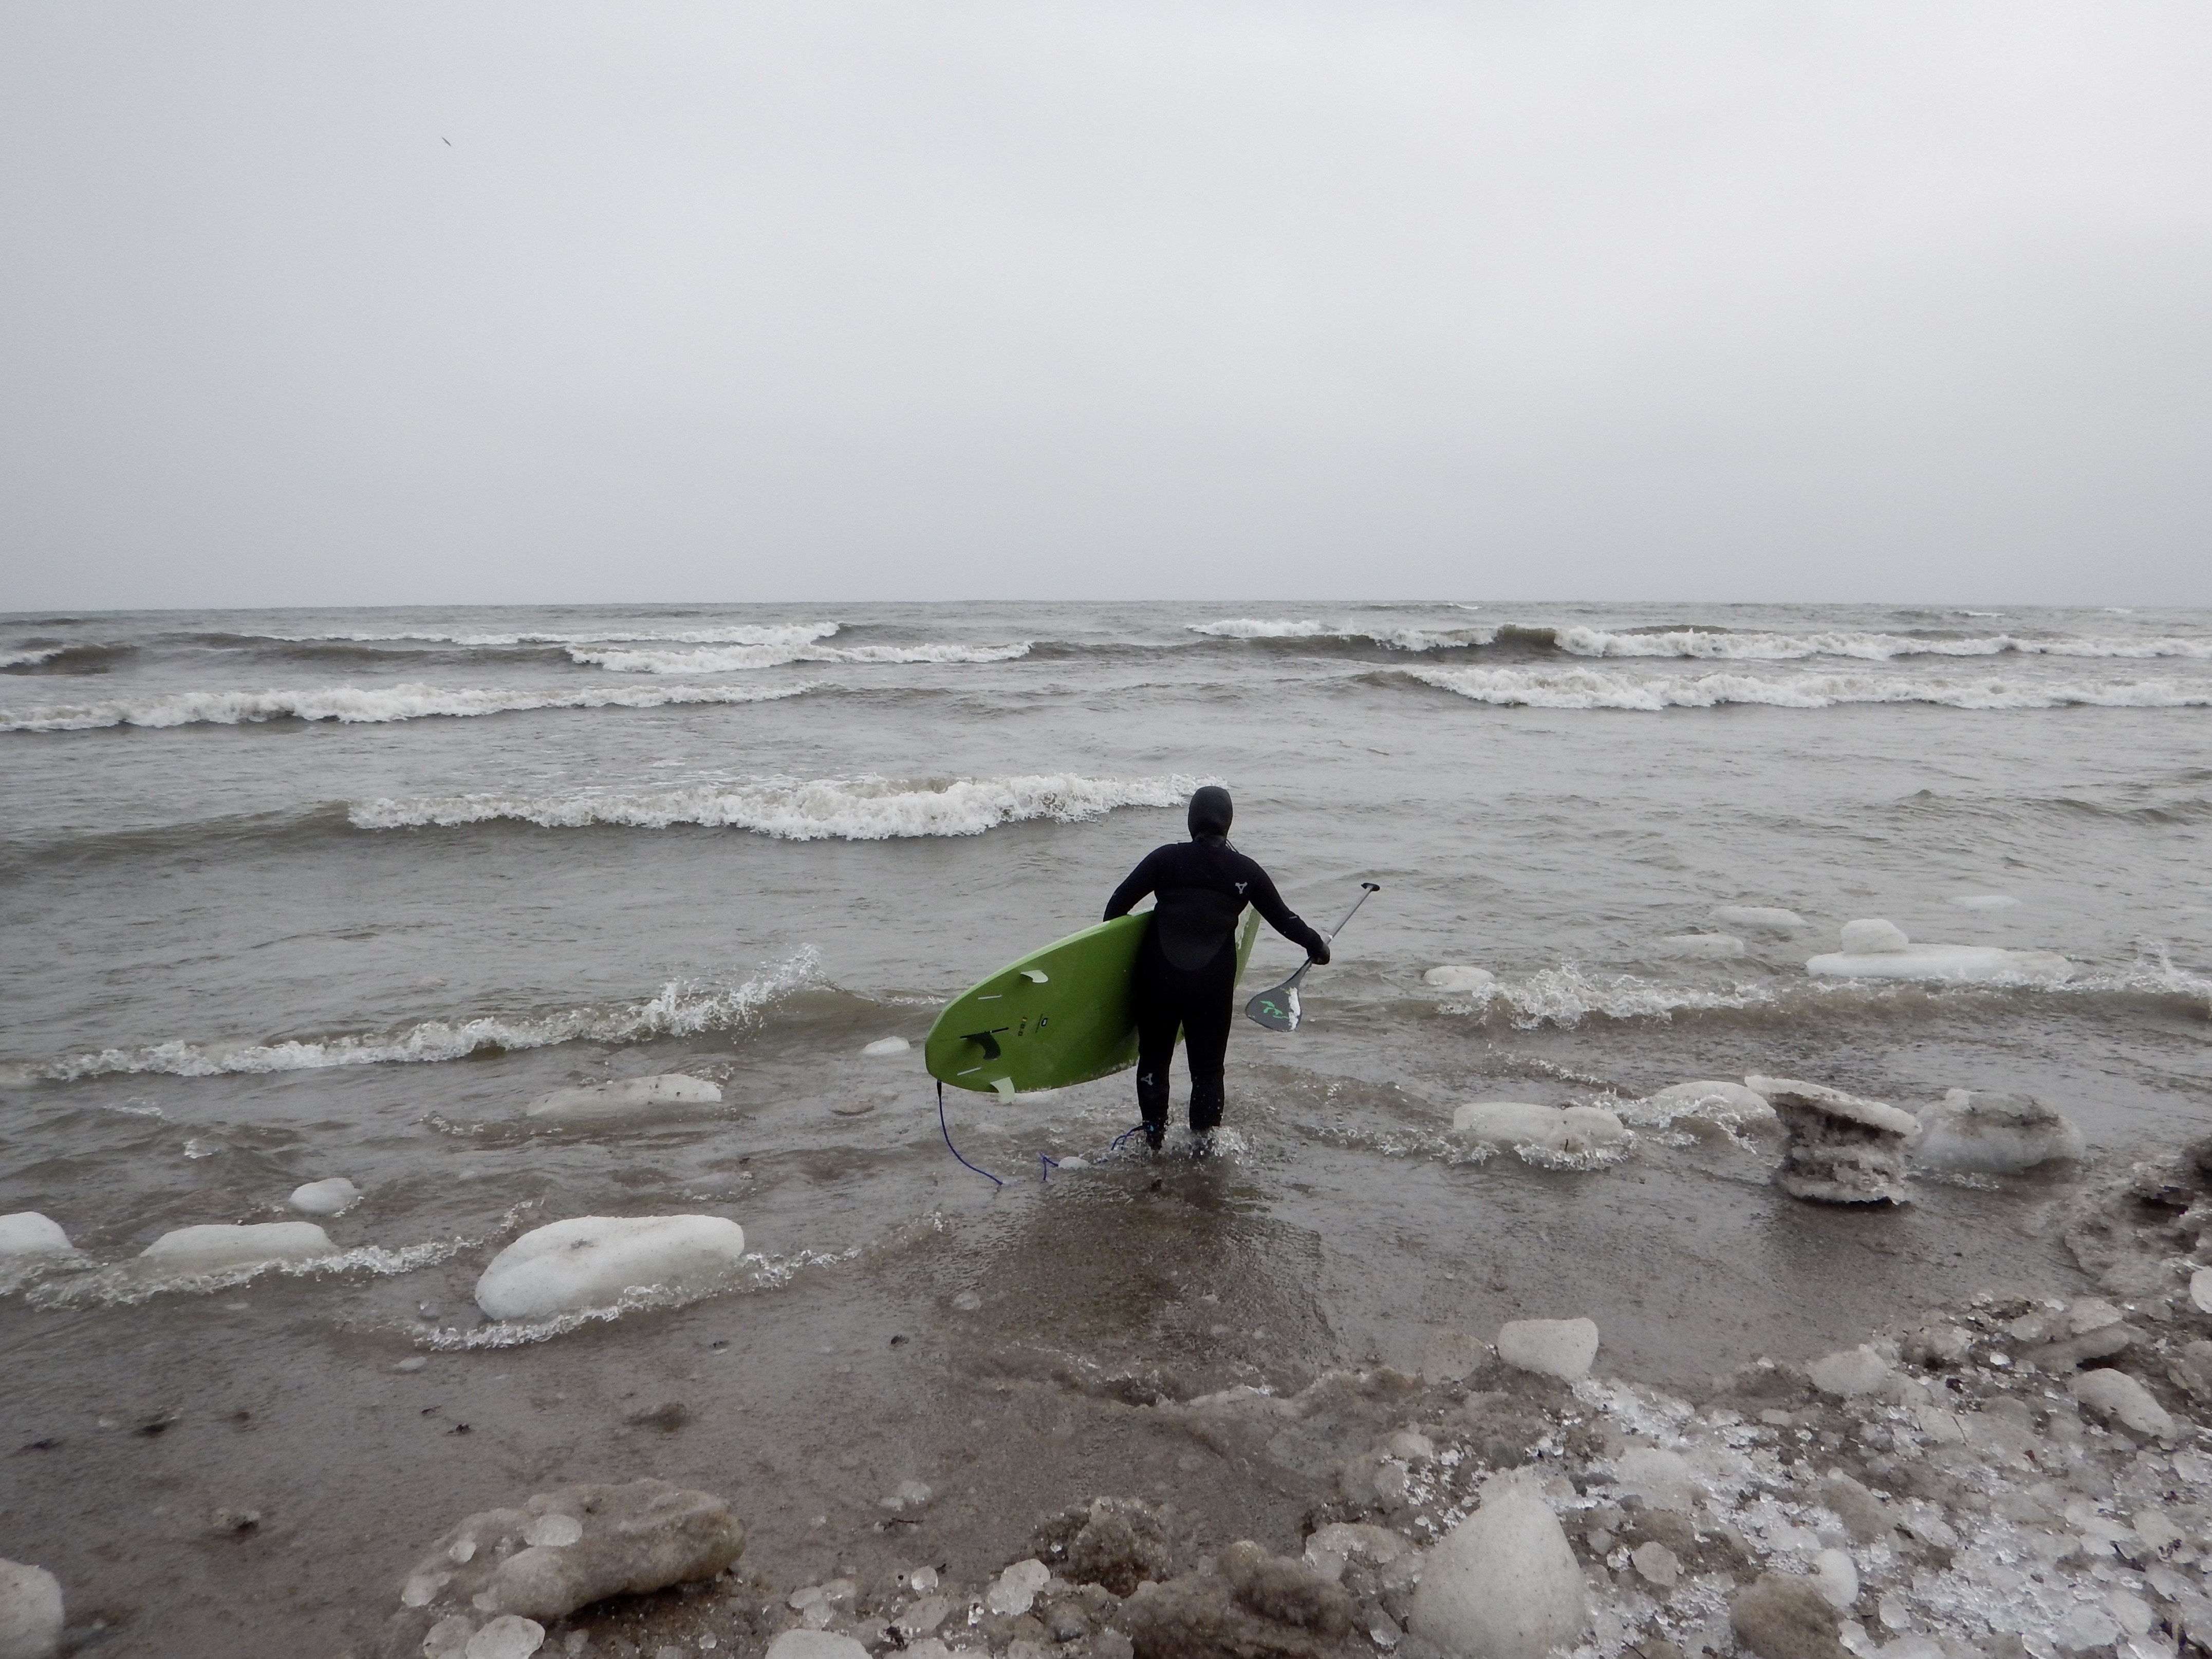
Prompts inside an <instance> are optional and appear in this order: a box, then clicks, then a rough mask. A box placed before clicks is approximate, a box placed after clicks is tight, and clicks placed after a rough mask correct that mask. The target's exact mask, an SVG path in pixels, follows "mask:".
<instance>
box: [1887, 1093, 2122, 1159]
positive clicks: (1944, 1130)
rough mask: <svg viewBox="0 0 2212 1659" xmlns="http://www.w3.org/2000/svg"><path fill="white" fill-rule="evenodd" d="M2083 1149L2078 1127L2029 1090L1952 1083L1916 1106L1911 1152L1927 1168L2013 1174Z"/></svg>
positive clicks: (2075, 1154)
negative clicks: (2020, 1091)
mask: <svg viewBox="0 0 2212 1659" xmlns="http://www.w3.org/2000/svg"><path fill="white" fill-rule="evenodd" d="M2082 1149H2083V1143H2082V1139H2081V1131H2080V1130H2079V1129H2077V1128H2075V1127H2074V1126H2073V1124H2071V1123H2069V1121H2067V1120H2066V1119H2065V1118H2064V1117H2063V1116H2062V1115H2060V1114H2059V1113H2058V1112H2057V1110H2056V1109H2053V1108H2051V1107H2049V1106H2046V1105H2045V1104H2044V1103H2042V1102H2041V1101H2039V1100H2037V1099H2035V1098H2034V1097H2032V1096H2029V1095H2001V1094H1986V1093H1983V1092H1981V1091H1974V1090H1966V1089H1952V1090H1949V1091H1946V1092H1945V1094H1944V1096H1943V1098H1942V1099H1941V1100H1940V1101H1937V1102H1936V1103H1934V1104H1932V1105H1929V1106H1923V1107H1922V1108H1921V1109H1920V1135H1919V1139H1917V1140H1916V1141H1915V1142H1914V1143H1913V1147H1912V1155H1913V1157H1914V1158H1917V1159H1918V1160H1919V1161H1920V1162H1921V1163H1923V1164H1926V1165H1928V1166H1929V1168H1930V1169H1936V1170H1969V1171H1974V1172H1978V1173H1980V1174H1984V1175H2017V1174H2019V1173H2020V1172H2021V1171H2022V1170H2032V1169H2033V1168H2035V1166H2036V1165H2037V1164H2051V1163H2057V1162H2061V1161H2068V1162H2071V1161H2075V1160H2078V1159H2079V1158H2081V1153H2082Z"/></svg>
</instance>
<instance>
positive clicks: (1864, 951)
mask: <svg viewBox="0 0 2212 1659" xmlns="http://www.w3.org/2000/svg"><path fill="white" fill-rule="evenodd" d="M1911 943H1912V941H1911V939H1907V938H1906V937H1905V929H1903V928H1902V927H1899V926H1898V925H1897V924H1896V923H1895V922H1893V921H1882V920H1881V918H1879V917H1869V918H1867V919H1865V920H1863V921H1847V922H1845V923H1844V954H1845V955H1847V956H1870V955H1873V954H1874V953H1875V952H1877V951H1902V950H1904V949H1905V948H1906V947H1907V946H1909V945H1911Z"/></svg>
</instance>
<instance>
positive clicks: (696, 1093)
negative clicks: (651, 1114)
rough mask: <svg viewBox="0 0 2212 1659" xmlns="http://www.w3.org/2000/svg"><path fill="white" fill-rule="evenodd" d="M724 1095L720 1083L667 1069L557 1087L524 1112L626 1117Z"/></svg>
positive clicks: (569, 1118) (580, 1118)
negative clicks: (659, 1071)
mask: <svg viewBox="0 0 2212 1659" xmlns="http://www.w3.org/2000/svg"><path fill="white" fill-rule="evenodd" d="M721 1099H722V1091H721V1087H720V1085H718V1084H714V1083H709V1082H708V1080H707V1079H705V1078H702V1077H689V1076H686V1075H685V1074H684V1073H682V1072H664V1073H661V1074H660V1075H659V1076H658V1077H626V1078H621V1079H617V1080H616V1081H615V1082H612V1083H587V1084H582V1085H579V1086H577V1087H575V1088H573V1089H556V1090H555V1091H553V1092H552V1093H551V1094H550V1095H540V1096H539V1097H538V1098H537V1099H536V1100H533V1101H532V1102H531V1103H530V1106H529V1108H528V1109H527V1110H526V1113H525V1114H524V1115H525V1116H527V1117H535V1118H543V1119H544V1120H546V1121H549V1122H553V1123H573V1122H587V1121H591V1120H592V1119H594V1118H605V1117H626V1116H628V1115H630V1114H631V1113H634V1112H642V1111H647V1110H650V1109H652V1108H653V1107H655V1106H715V1105H720V1103H721Z"/></svg>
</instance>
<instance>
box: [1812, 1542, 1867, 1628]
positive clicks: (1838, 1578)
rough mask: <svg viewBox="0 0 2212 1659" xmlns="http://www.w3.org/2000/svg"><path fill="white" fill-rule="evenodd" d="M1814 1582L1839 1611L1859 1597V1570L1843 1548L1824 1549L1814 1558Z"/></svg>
mask: <svg viewBox="0 0 2212 1659" xmlns="http://www.w3.org/2000/svg"><path fill="white" fill-rule="evenodd" d="M1813 1584H1814V1589H1818V1590H1819V1591H1820V1594H1821V1595H1823V1596H1825V1597H1826V1598H1827V1602H1828V1605H1829V1606H1830V1607H1833V1608H1835V1609H1836V1611H1837V1612H1838V1613H1846V1612H1849V1611H1850V1605H1851V1603H1852V1602H1854V1601H1857V1600H1858V1599H1859V1570H1858V1569H1857V1567H1856V1566H1854V1565H1851V1558H1850V1556H1849V1555H1848V1554H1846V1553H1844V1551H1842V1550H1822V1551H1821V1552H1820V1553H1819V1554H1817V1555H1815V1556H1814V1558H1813Z"/></svg>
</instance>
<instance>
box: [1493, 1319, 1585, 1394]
mask: <svg viewBox="0 0 2212 1659" xmlns="http://www.w3.org/2000/svg"><path fill="white" fill-rule="evenodd" d="M1498 1358H1500V1359H1502V1360H1504V1362H1505V1363H1506V1364H1509V1365H1510V1366H1512V1367H1514V1368H1515V1369H1516V1370H1523V1371H1538V1372H1541V1373H1542V1374H1543V1375H1544V1376H1556V1377H1559V1379H1560V1380H1561V1381H1563V1382H1567V1383H1571V1382H1573V1381H1574V1380H1575V1379H1576V1378H1577V1377H1582V1376H1589V1368H1590V1361H1592V1360H1593V1359H1595V1358H1597V1325H1596V1323H1595V1322H1594V1321H1591V1320H1588V1319H1516V1320H1510V1321H1509V1322H1506V1323H1505V1324H1504V1325H1501V1326H1500V1327H1498Z"/></svg>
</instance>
